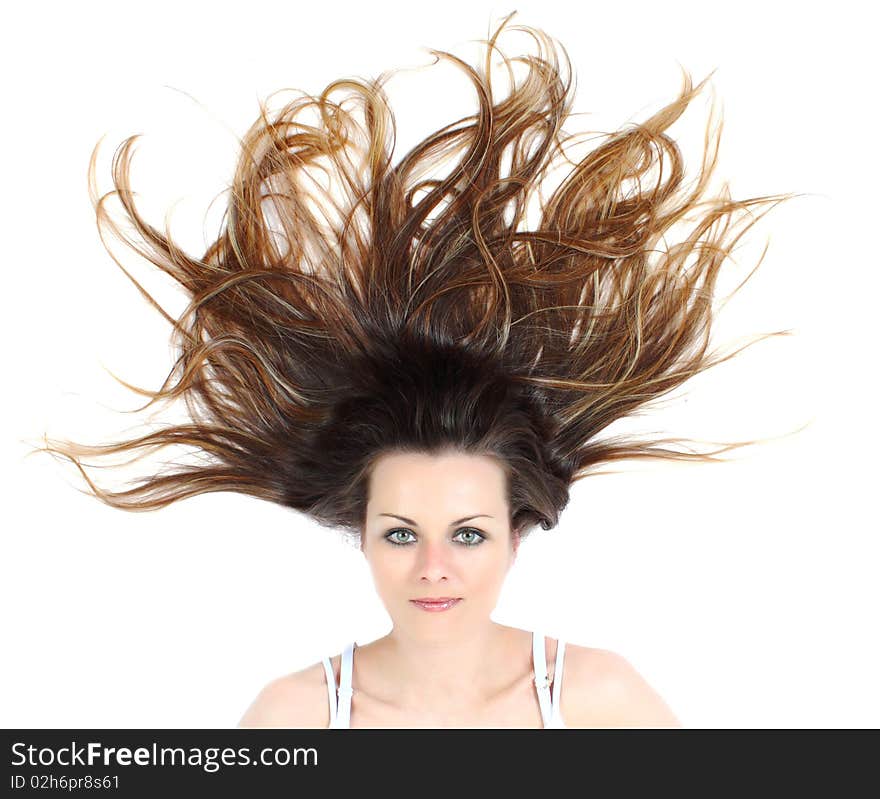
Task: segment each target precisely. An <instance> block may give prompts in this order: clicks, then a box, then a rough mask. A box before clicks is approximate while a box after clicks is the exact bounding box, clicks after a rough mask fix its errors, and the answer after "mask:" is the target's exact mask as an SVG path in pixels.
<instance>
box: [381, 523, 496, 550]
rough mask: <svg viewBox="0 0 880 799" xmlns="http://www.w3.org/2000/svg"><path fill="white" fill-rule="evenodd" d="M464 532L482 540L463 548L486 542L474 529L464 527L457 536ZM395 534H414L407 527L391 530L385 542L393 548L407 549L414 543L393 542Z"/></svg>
mask: <svg viewBox="0 0 880 799" xmlns="http://www.w3.org/2000/svg"><path fill="white" fill-rule="evenodd" d="M462 532H467V533H476V534H477V535H478V536H480V539H479V540H478V541H474V542H473V543H471V544H462V546H464V547H476V546H479V545H480V544H482V543H483V541H485V540H486V536H484V535H483V534H482V533H481V532H480V531H479V530H475V529H474V528H473V527H462V528H461V530H459V531H458V533H456V535H458V534H459V533H462ZM395 533H412V530H407V529H406V528H405V527H395V528H394V529H393V530H390V531H389V532H388V534H387V535H386V536H385V540H386V541H387V542H388V543H389V544H391V545H392V546H395V547H406V546H409V545H410V544H411V543H412V542H411V541H406V542H401V541H392V540H391V536H392V535H394V534H395Z"/></svg>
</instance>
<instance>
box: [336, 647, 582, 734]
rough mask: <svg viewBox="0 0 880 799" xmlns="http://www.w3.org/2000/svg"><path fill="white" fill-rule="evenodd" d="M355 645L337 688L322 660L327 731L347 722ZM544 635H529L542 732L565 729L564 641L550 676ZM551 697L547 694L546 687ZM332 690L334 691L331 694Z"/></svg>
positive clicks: (346, 657) (346, 652)
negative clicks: (327, 706)
mask: <svg viewBox="0 0 880 799" xmlns="http://www.w3.org/2000/svg"><path fill="white" fill-rule="evenodd" d="M355 646H357V644H356V643H355V642H354V641H352V643H350V644H349V645H348V646H347V647H346V648H345V650H344V651H343V653H342V663H341V666H340V674H339V685H338V686H337V685H336V677H335V675H334V674H333V666H332V665H331V663H330V658H329V657H325V658H324V673H325V674H326V676H327V697H328V699H329V701H330V727H331V728H332V727H336V728H347V727H348V726H349V722H350V718H351V695H352V693H353V691H352V687H351V670H352V669H351V666H352V661H353V659H354V648H355ZM544 646H545V643H544V635H543V634H541V633H538V632H533V633H532V665H533V666H534V669H535V680H534V683H535V689H536V690H537V692H538V703H539V704H540V706H541V718H542V719H543V721H544V727H545V728H546V729H551V728H556V729H565V721H564V720H563V718H562V713H561V711H560V707H559V699H560V695H561V691H562V666H563V662H564V658H565V641H560V642H559V644H558V646H557V648H556V663H555V665H554V667H553V668H554V674H553V675H552V676H551V675H549V674H548V673H547V659H546V657H545V656H544ZM551 685H552V686H553V693H552V695H551V693H550V686H551ZM334 688H335V690H334Z"/></svg>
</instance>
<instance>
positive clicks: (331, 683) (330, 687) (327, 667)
mask: <svg viewBox="0 0 880 799" xmlns="http://www.w3.org/2000/svg"><path fill="white" fill-rule="evenodd" d="M323 663H324V676H325V677H326V678H327V699H328V701H329V702H330V726H331V727H335V726H336V691H337V688H336V675H335V674H334V673H333V665H332V664H331V663H330V658H327V657H325V658H324V661H323Z"/></svg>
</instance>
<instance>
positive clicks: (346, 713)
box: [336, 641, 357, 727]
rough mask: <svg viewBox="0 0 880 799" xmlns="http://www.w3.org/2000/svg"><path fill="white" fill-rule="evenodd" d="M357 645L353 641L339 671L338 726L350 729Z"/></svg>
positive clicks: (345, 653)
mask: <svg viewBox="0 0 880 799" xmlns="http://www.w3.org/2000/svg"><path fill="white" fill-rule="evenodd" d="M356 646H357V644H356V643H355V642H354V641H352V642H351V643H350V644H349V645H348V646H347V647H345V651H344V652H343V653H342V664H341V666H340V669H339V688H338V690H337V694H338V696H339V703H338V705H337V708H336V720H337V723H336V726H337V727H348V726H349V723H350V721H351V695H352V693H353V691H352V687H351V672H352V663H353V662H354V648H355V647H356Z"/></svg>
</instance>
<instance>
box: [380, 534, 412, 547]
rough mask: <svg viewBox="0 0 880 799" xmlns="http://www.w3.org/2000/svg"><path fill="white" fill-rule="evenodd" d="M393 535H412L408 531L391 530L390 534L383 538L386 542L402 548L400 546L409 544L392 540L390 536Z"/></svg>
mask: <svg viewBox="0 0 880 799" xmlns="http://www.w3.org/2000/svg"><path fill="white" fill-rule="evenodd" d="M395 535H412V533H411V532H410V531H409V530H392V531H391V532H390V533H388V535H386V536H385V540H386V541H388V542H390V543H392V544H394V545H395V546H398V547H402V546H406V545H407V544H408V543H410V542H409V541H395V540H394V539H393V538H392V536H395Z"/></svg>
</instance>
